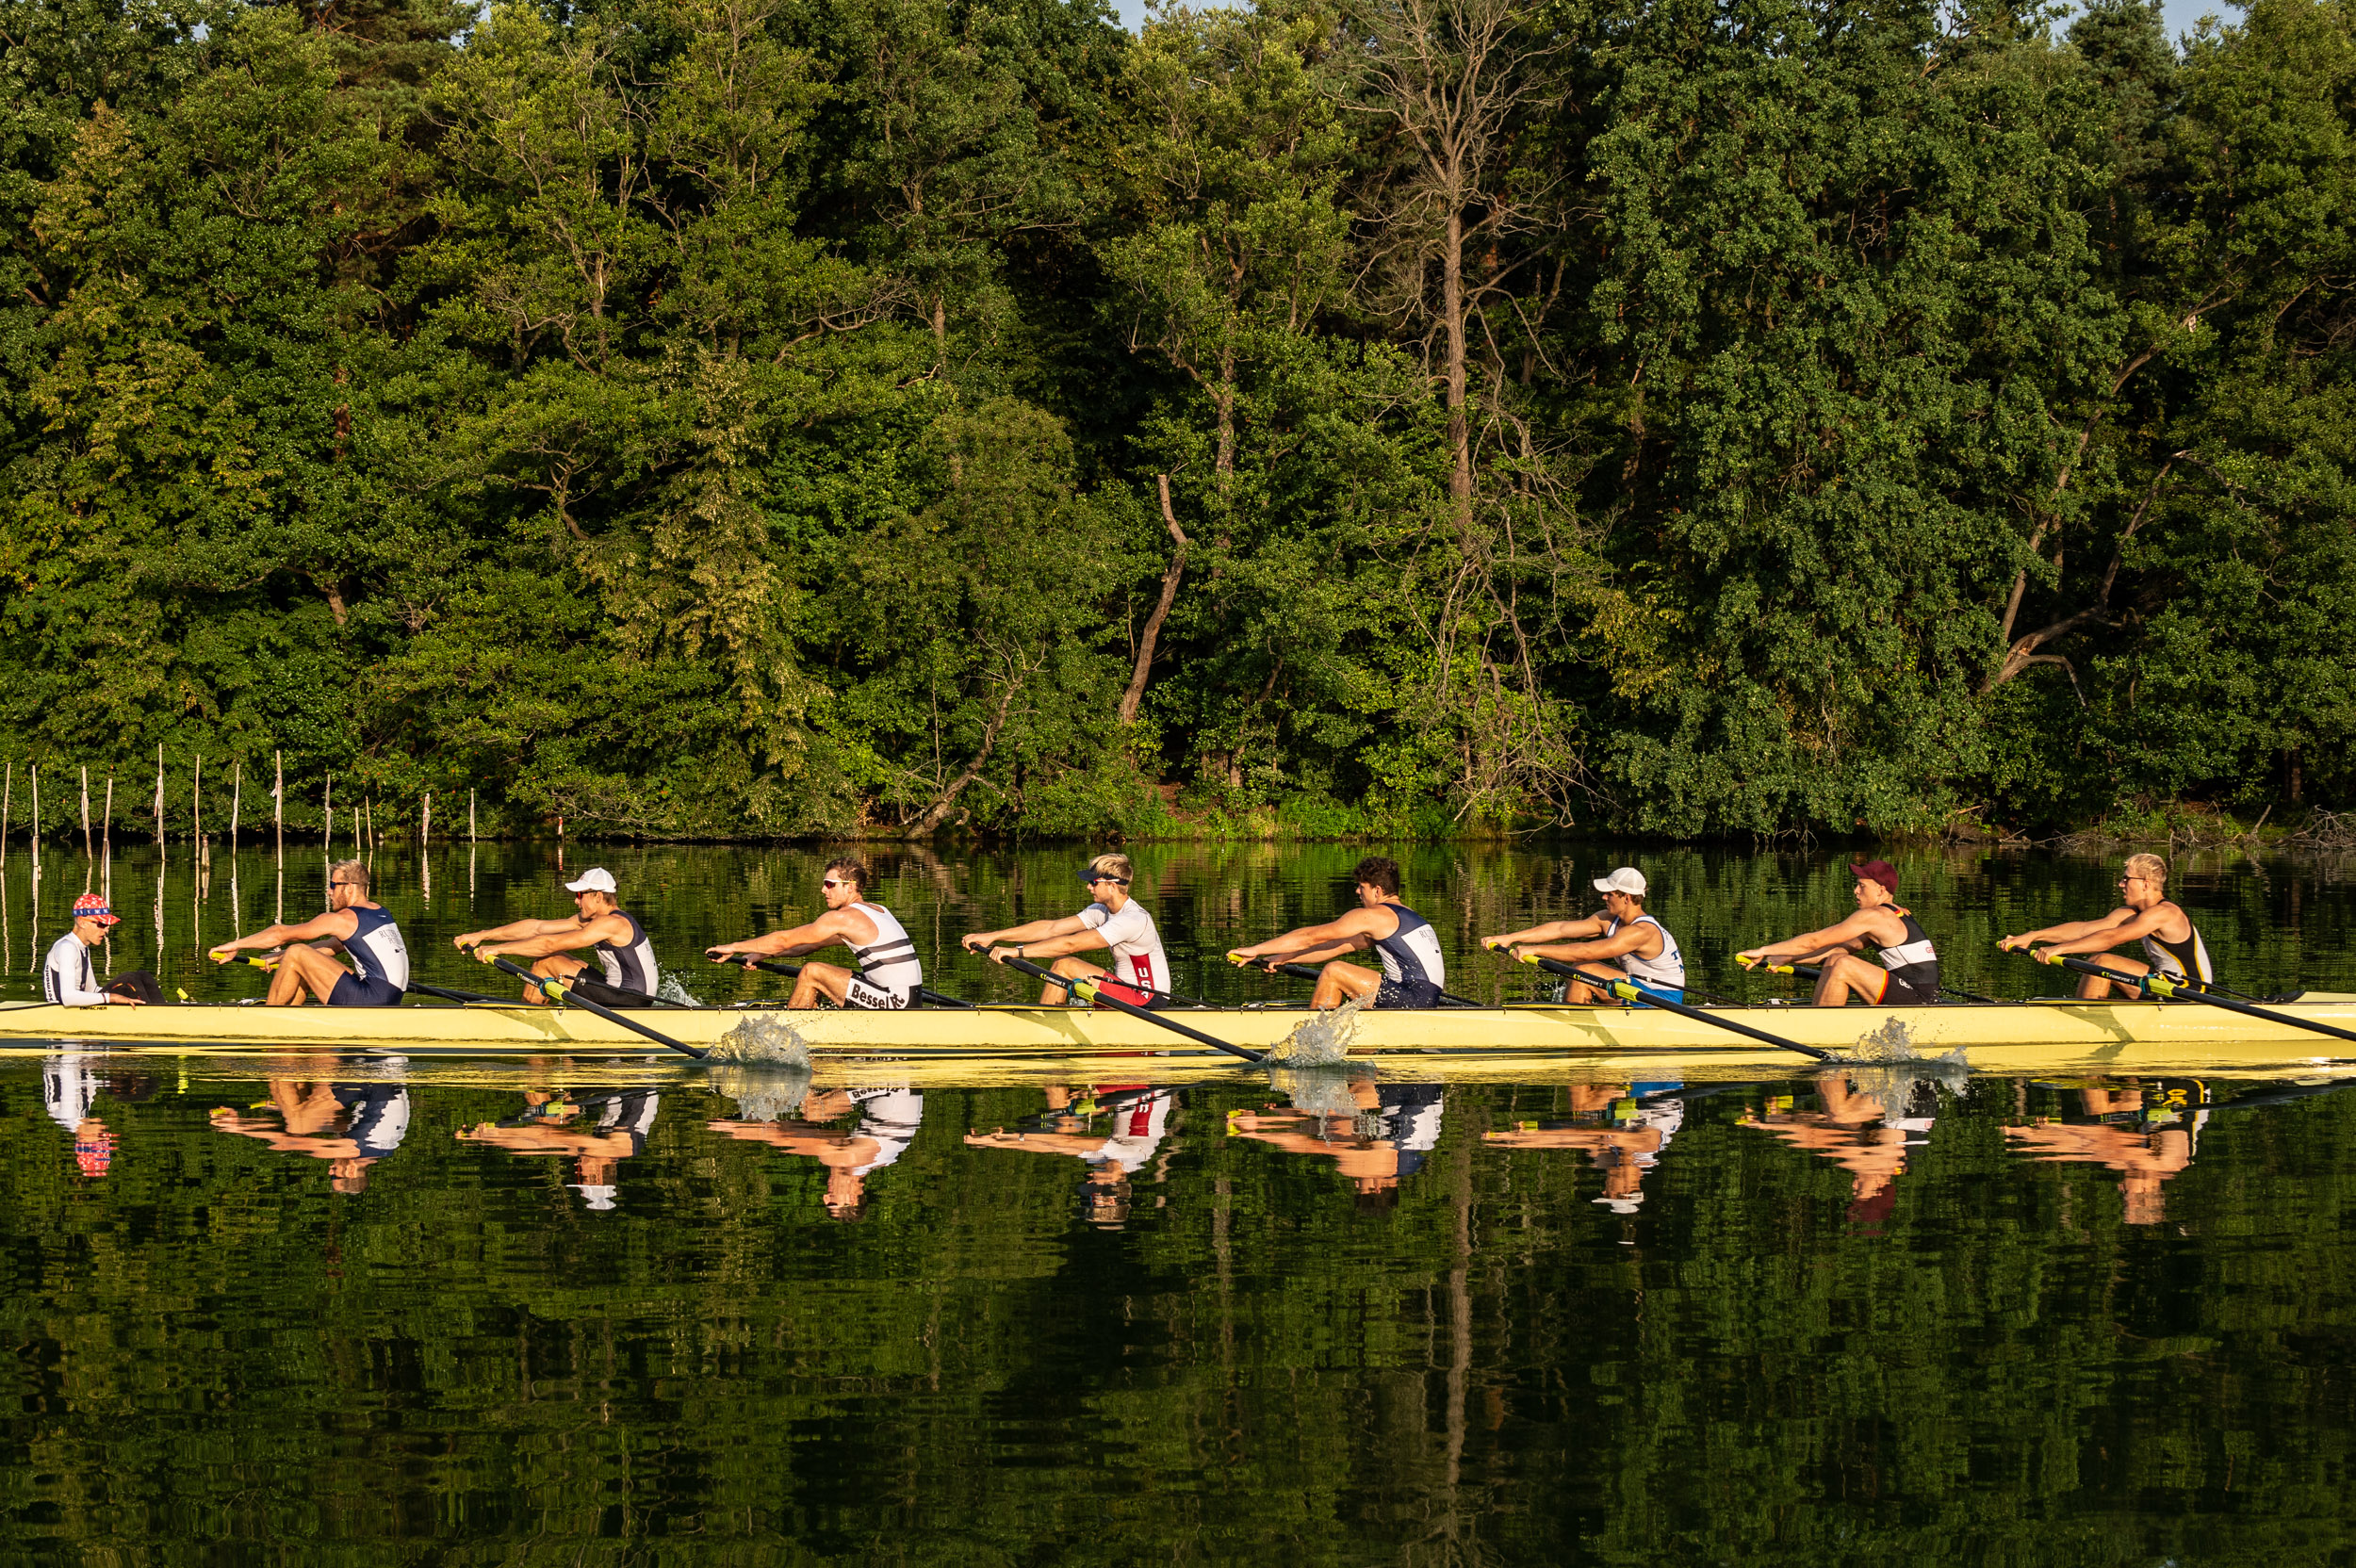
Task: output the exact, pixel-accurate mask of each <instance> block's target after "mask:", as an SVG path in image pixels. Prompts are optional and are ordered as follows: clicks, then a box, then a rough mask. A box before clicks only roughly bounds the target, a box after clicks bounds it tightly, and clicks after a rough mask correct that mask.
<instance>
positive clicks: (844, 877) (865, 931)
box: [704, 858, 924, 1011]
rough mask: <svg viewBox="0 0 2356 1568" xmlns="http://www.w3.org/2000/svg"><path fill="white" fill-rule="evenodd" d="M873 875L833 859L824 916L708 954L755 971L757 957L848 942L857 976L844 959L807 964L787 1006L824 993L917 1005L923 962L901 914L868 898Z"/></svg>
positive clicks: (881, 1004)
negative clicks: (738, 961)
mask: <svg viewBox="0 0 2356 1568" xmlns="http://www.w3.org/2000/svg"><path fill="white" fill-rule="evenodd" d="M870 880H871V878H870V876H869V874H868V870H867V867H866V865H865V864H864V863H863V862H861V861H859V860H853V859H849V858H844V859H840V860H829V861H828V862H826V876H825V878H824V879H823V880H821V881H820V882H819V884H818V890H819V892H820V894H821V895H823V896H824V897H825V899H826V913H825V914H823V915H820V916H819V917H818V918H817V919H816V920H813V921H810V922H809V923H807V924H803V925H794V926H789V927H787V928H786V929H785V930H782V931H772V932H770V933H769V934H768V935H767V936H765V937H753V938H750V939H747V940H744V941H741V942H726V943H723V944H722V945H720V946H718V947H707V948H705V949H704V956H705V957H707V958H709V959H711V960H712V962H713V963H715V964H725V963H728V962H729V961H730V960H739V959H741V960H742V961H743V962H744V967H745V968H746V969H751V968H753V967H754V963H753V961H754V960H755V959H757V958H798V957H800V956H802V955H803V954H805V953H816V952H818V951H819V950H820V949H821V948H828V947H838V946H839V947H847V948H849V949H850V950H851V956H852V957H854V958H857V959H858V960H859V971H858V972H857V973H853V972H851V971H849V970H847V969H844V968H843V967H842V966H841V965H840V964H804V965H803V966H802V972H801V973H800V974H799V975H798V976H796V977H795V979H794V995H793V997H792V999H791V1000H790V1001H788V1002H787V1003H786V1005H787V1006H789V1007H815V1006H816V1005H818V999H819V998H820V997H822V996H823V997H825V998H826V1000H827V1001H829V1002H831V1003H833V1004H834V1005H836V1006H838V1007H862V1008H880V1009H883V1010H886V1011H896V1010H898V1009H899V1008H902V1007H909V1006H913V1005H915V1003H916V993H917V991H918V990H919V989H921V988H923V986H924V965H923V964H922V963H920V962H919V961H918V960H917V956H916V943H915V941H914V940H912V939H910V938H909V936H908V930H907V928H906V927H904V926H902V925H901V923H900V922H899V919H898V917H897V916H895V915H893V914H892V911H891V910H889V909H887V908H885V907H883V906H882V905H880V904H875V903H872V902H870V901H869V900H868V897H867V884H868V882H869V881H870Z"/></svg>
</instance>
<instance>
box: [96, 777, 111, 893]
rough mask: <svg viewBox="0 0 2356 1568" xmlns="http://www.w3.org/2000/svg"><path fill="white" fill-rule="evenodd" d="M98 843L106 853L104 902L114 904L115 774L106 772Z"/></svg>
mask: <svg viewBox="0 0 2356 1568" xmlns="http://www.w3.org/2000/svg"><path fill="white" fill-rule="evenodd" d="M98 842H99V844H100V845H101V847H103V848H104V849H105V850H106V902H107V903H109V904H111V903H113V902H114V874H115V773H114V770H113V769H112V768H108V769H107V770H106V812H105V814H103V815H102V816H101V817H100V818H99V819H98Z"/></svg>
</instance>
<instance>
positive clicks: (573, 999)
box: [491, 957, 711, 1062]
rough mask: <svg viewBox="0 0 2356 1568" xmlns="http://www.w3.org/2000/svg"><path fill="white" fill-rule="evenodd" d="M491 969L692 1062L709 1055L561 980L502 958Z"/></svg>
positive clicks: (494, 962)
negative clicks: (689, 1058)
mask: <svg viewBox="0 0 2356 1568" xmlns="http://www.w3.org/2000/svg"><path fill="white" fill-rule="evenodd" d="M491 967H492V968H494V969H496V970H499V972H502V973H506V974H512V975H514V976H515V978H516V979H518V980H521V981H522V982H523V983H524V984H526V985H528V986H537V987H539V988H540V992H541V994H542V995H544V996H553V997H555V998H556V999H557V1000H558V1001H559V1002H564V1003H568V1004H570V1005H573V1006H575V1007H579V1008H581V1009H582V1010H583V1011H585V1012H587V1013H589V1014H591V1015H592V1016H594V1017H597V1018H601V1019H603V1020H605V1021H606V1022H608V1023H618V1024H620V1025H621V1026H622V1027H623V1028H625V1029H627V1030H629V1031H630V1033H632V1034H634V1035H644V1036H646V1038H648V1039H650V1040H652V1041H654V1043H655V1044H657V1045H662V1046H668V1047H669V1048H670V1049H671V1050H673V1051H676V1052H678V1053H679V1054H680V1055H682V1056H693V1057H694V1058H695V1060H697V1061H699V1062H700V1061H702V1060H703V1059H704V1058H705V1057H706V1056H708V1055H710V1054H711V1053H710V1052H707V1051H698V1050H696V1049H695V1047H694V1046H692V1045H681V1044H679V1041H677V1040H675V1039H673V1038H672V1037H670V1036H668V1035H664V1034H660V1033H658V1032H657V1031H655V1030H652V1029H649V1028H647V1027H646V1025H645V1024H643V1023H639V1022H637V1021H633V1020H630V1019H626V1018H624V1017H623V1016H622V1015H621V1014H619V1013H617V1012H615V1011H614V1009H613V1008H611V1007H608V1006H605V1005H602V1004H599V1003H596V1002H592V1001H590V1000H589V999H588V998H587V997H585V996H583V995H581V993H580V992H578V991H576V990H574V989H573V988H572V987H570V986H568V985H566V984H565V983H564V981H562V980H557V979H552V978H550V977H548V976H547V975H542V974H534V973H532V971H530V970H528V969H526V968H524V967H523V965H521V964H517V963H512V962H510V961H509V960H507V959H505V958H496V957H495V958H493V959H492V960H491Z"/></svg>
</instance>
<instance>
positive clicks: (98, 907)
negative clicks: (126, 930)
mask: <svg viewBox="0 0 2356 1568" xmlns="http://www.w3.org/2000/svg"><path fill="white" fill-rule="evenodd" d="M74 919H75V920H94V921H96V922H97V923H99V924H101V925H120V924H122V923H123V917H122V916H121V915H118V914H116V913H115V912H114V911H113V910H112V909H109V908H107V907H106V898H105V896H104V895H103V894H99V893H84V894H83V895H82V896H81V897H79V898H77V899H75V900H74Z"/></svg>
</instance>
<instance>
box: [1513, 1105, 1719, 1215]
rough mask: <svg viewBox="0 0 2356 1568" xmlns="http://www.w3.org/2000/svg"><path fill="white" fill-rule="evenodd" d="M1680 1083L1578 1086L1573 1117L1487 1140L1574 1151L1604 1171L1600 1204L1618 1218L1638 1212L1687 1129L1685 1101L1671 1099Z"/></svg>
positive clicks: (1520, 1146)
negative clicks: (1657, 1170)
mask: <svg viewBox="0 0 2356 1568" xmlns="http://www.w3.org/2000/svg"><path fill="white" fill-rule="evenodd" d="M1676 1087H1677V1085H1675V1084H1638V1085H1635V1086H1632V1087H1631V1086H1628V1085H1626V1084H1574V1085H1572V1086H1571V1119H1570V1120H1568V1121H1549V1122H1543V1123H1542V1122H1535V1121H1526V1122H1524V1123H1522V1124H1521V1125H1520V1126H1518V1127H1512V1128H1508V1129H1506V1130H1505V1131H1503V1132H1487V1133H1483V1134H1481V1142H1483V1143H1486V1144H1489V1145H1490V1146H1492V1147H1494V1148H1498V1149H1570V1150H1576V1151H1578V1152H1581V1153H1584V1154H1585V1155H1586V1156H1587V1157H1588V1158H1589V1159H1591V1160H1593V1161H1594V1162H1595V1168H1596V1169H1598V1170H1600V1171H1602V1172H1603V1196H1602V1197H1600V1198H1598V1199H1596V1200H1595V1201H1596V1202H1598V1203H1601V1204H1602V1205H1603V1206H1604V1207H1606V1208H1608V1209H1610V1210H1611V1211H1612V1213H1613V1214H1634V1213H1635V1212H1636V1210H1637V1207H1638V1205H1640V1204H1642V1203H1643V1202H1644V1186H1643V1183H1644V1172H1645V1171H1647V1170H1650V1169H1651V1168H1653V1167H1655V1166H1657V1165H1659V1164H1660V1163H1661V1154H1662V1152H1665V1151H1666V1150H1667V1149H1668V1147H1669V1140H1670V1139H1671V1138H1673V1137H1675V1136H1677V1130H1678V1129H1679V1128H1681V1127H1683V1126H1684V1125H1685V1102H1684V1101H1682V1100H1678V1099H1676V1098H1674V1097H1670V1096H1667V1095H1666V1093H1665V1091H1667V1090H1669V1089H1673V1088H1676Z"/></svg>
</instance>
